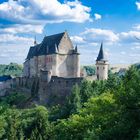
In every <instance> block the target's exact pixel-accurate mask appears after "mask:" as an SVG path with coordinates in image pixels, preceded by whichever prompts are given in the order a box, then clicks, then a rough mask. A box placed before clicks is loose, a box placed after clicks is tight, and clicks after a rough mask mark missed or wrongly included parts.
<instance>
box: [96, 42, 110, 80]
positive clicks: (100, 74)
mask: <svg viewBox="0 0 140 140" xmlns="http://www.w3.org/2000/svg"><path fill="white" fill-rule="evenodd" d="M108 66H109V63H108V61H107V60H106V59H105V57H104V51H103V43H101V47H100V51H99V54H98V57H97V59H96V75H97V79H98V80H107V78H108Z"/></svg>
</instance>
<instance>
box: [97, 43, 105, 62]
mask: <svg viewBox="0 0 140 140" xmlns="http://www.w3.org/2000/svg"><path fill="white" fill-rule="evenodd" d="M104 59H105V58H104V51H103V42H101V47H100V51H99V54H98V57H97V60H96V61H100V60H104Z"/></svg>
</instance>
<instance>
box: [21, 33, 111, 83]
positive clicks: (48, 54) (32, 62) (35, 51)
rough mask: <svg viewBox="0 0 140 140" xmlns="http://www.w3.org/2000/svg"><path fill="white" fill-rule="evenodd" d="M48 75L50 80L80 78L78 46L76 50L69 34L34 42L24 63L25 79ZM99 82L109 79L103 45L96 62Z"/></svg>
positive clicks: (56, 35) (60, 34)
mask: <svg viewBox="0 0 140 140" xmlns="http://www.w3.org/2000/svg"><path fill="white" fill-rule="evenodd" d="M43 72H44V73H47V78H48V80H50V79H51V77H52V76H57V77H64V78H76V77H80V63H79V53H78V49H77V46H76V47H75V48H74V46H73V44H72V42H71V40H70V37H69V35H68V33H67V32H66V31H65V32H63V33H59V34H55V35H51V36H46V37H44V39H43V41H42V42H41V43H40V44H37V42H36V40H35V41H34V46H32V47H30V49H29V52H28V55H27V58H26V60H25V62H24V71H23V76H24V77H30V78H31V77H41V73H43ZM96 75H97V79H98V80H105V79H107V78H108V61H107V60H105V57H104V52H103V43H102V44H101V48H100V51H99V54H98V57H97V60H96Z"/></svg>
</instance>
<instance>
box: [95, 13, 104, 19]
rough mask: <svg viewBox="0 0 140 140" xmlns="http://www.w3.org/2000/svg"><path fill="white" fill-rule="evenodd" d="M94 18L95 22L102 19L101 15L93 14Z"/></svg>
mask: <svg viewBox="0 0 140 140" xmlns="http://www.w3.org/2000/svg"><path fill="white" fill-rule="evenodd" d="M94 16H95V20H99V19H101V18H102V16H101V15H99V14H97V13H95V14H94Z"/></svg>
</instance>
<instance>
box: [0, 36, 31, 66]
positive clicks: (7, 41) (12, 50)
mask: <svg viewBox="0 0 140 140" xmlns="http://www.w3.org/2000/svg"><path fill="white" fill-rule="evenodd" d="M32 44H33V39H32V38H26V37H20V36H17V35H13V34H0V64H7V63H10V62H17V63H20V64H22V63H23V62H24V59H25V58H26V56H27V53H28V50H29V47H30V45H32Z"/></svg>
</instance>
